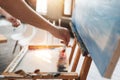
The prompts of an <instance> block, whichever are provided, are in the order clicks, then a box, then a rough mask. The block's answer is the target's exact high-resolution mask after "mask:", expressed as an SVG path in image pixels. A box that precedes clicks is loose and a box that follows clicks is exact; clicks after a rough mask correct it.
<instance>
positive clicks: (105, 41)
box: [72, 0, 120, 75]
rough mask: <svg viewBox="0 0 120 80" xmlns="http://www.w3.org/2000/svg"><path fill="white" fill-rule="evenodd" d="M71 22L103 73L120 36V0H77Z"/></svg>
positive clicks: (102, 73)
mask: <svg viewBox="0 0 120 80" xmlns="http://www.w3.org/2000/svg"><path fill="white" fill-rule="evenodd" d="M72 24H73V27H72V30H73V32H74V33H75V34H76V36H77V39H78V41H79V42H80V43H84V45H83V46H82V48H85V50H87V51H88V52H89V54H90V55H91V57H92V59H93V61H94V62H95V64H96V66H97V68H98V70H99V72H100V73H101V75H104V73H105V71H106V69H107V67H108V65H109V63H110V60H111V58H112V56H113V54H114V52H115V50H116V48H117V46H118V41H119V39H120V1H119V0H76V4H75V8H74V11H73V16H72ZM113 64H114V63H113Z"/></svg>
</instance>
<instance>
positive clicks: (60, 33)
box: [53, 27, 70, 46]
mask: <svg viewBox="0 0 120 80" xmlns="http://www.w3.org/2000/svg"><path fill="white" fill-rule="evenodd" d="M53 35H54V36H55V37H57V38H59V39H62V40H63V41H62V42H63V43H64V44H65V45H66V46H68V43H69V41H70V33H69V31H68V29H67V28H63V27H57V30H56V31H55V33H54V34H53Z"/></svg>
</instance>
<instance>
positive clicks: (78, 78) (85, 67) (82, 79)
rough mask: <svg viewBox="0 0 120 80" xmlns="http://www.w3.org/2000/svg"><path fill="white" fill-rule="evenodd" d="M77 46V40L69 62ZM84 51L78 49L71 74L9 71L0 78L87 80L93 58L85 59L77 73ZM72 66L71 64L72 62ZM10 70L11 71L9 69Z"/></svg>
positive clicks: (86, 57) (22, 52) (23, 51)
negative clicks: (17, 72)
mask: <svg viewBox="0 0 120 80" xmlns="http://www.w3.org/2000/svg"><path fill="white" fill-rule="evenodd" d="M76 45H78V44H77V40H76V39H74V43H73V46H72V50H71V54H70V57H69V61H71V59H73V53H74V50H75V47H76ZM50 47H51V46H50ZM24 53H25V49H23V50H22V51H21V54H24ZM81 53H82V51H81V49H80V47H78V49H77V53H76V55H75V58H74V59H73V60H74V62H73V65H72V69H71V70H70V72H37V73H34V72H33V73H25V72H24V71H23V74H22V75H20V74H16V73H13V72H7V70H6V71H5V72H3V74H2V75H1V76H0V78H1V79H8V80H10V79H13V80H16V79H33V80H36V79H62V80H74V79H75V80H86V78H87V75H88V72H89V68H90V65H91V61H92V59H91V57H90V56H87V55H86V56H85V57H84V61H83V64H82V67H81V70H80V74H78V73H77V72H75V71H76V68H77V66H78V61H79V59H80V55H81ZM70 64H71V62H70ZM8 70H9V69H8Z"/></svg>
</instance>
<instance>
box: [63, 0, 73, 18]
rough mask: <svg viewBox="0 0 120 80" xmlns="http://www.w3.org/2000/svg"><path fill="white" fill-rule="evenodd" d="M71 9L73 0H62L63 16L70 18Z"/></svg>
mask: <svg viewBox="0 0 120 80" xmlns="http://www.w3.org/2000/svg"><path fill="white" fill-rule="evenodd" d="M72 8H73V0H64V11H63V15H64V16H71V15H72Z"/></svg>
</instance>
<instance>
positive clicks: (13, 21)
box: [6, 15, 21, 27]
mask: <svg viewBox="0 0 120 80" xmlns="http://www.w3.org/2000/svg"><path fill="white" fill-rule="evenodd" d="M6 19H7V20H8V21H9V22H11V23H12V26H13V27H18V26H19V25H20V23H21V22H20V21H19V20H18V19H16V18H15V17H13V16H11V15H6Z"/></svg>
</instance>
